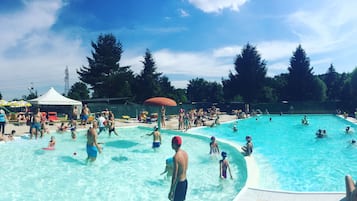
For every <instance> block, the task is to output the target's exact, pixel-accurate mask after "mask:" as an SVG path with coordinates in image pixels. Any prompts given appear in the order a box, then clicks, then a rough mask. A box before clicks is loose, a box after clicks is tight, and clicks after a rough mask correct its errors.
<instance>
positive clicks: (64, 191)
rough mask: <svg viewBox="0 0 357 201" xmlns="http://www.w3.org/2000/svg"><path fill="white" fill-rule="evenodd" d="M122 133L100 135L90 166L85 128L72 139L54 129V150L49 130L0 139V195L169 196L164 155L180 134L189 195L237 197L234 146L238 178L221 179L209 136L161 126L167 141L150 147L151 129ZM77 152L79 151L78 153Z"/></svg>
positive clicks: (133, 200) (142, 199) (240, 166)
mask: <svg viewBox="0 0 357 201" xmlns="http://www.w3.org/2000/svg"><path fill="white" fill-rule="evenodd" d="M117 131H118V133H119V135H120V136H119V137H117V136H112V137H111V138H109V137H108V135H107V134H101V135H100V136H99V142H104V143H105V144H104V145H103V147H104V150H103V153H102V154H101V155H99V157H98V158H97V161H95V162H94V163H93V164H91V165H86V164H85V158H86V157H87V154H86V151H85V144H86V137H85V136H84V132H80V133H79V134H78V139H77V140H76V141H73V140H72V139H71V137H70V133H65V134H56V133H53V134H51V135H54V136H55V137H56V139H57V143H56V150H54V151H44V150H42V149H41V148H42V147H46V146H47V144H48V141H49V138H50V135H46V137H45V138H44V139H42V140H27V139H22V140H21V139H19V140H16V141H13V142H9V143H5V144H0V152H1V154H0V161H1V165H0V172H1V177H0V183H1V185H2V186H1V188H0V200H26V201H32V200H45V201H48V200H90V201H92V200H114V201H115V200H120V201H122V200H125V201H152V200H158V201H161V200H162V201H163V200H165V201H166V200H167V194H168V192H169V188H170V180H168V179H165V177H164V176H163V175H160V173H161V172H163V170H164V168H165V159H166V158H168V157H171V156H173V155H174V150H172V149H171V137H172V136H173V135H177V134H180V135H181V136H182V138H183V146H182V148H183V149H185V150H186V151H187V152H188V154H189V169H188V173H187V177H188V185H189V187H188V193H187V200H197V201H201V200H208V201H210V200H212V201H213V200H214V201H216V200H233V199H234V197H235V196H236V195H237V194H238V192H239V191H240V189H241V188H242V187H243V186H244V184H245V181H246V177H247V173H246V165H245V161H244V158H243V157H242V156H241V155H240V154H239V153H238V152H237V150H236V149H234V148H232V147H231V146H228V145H225V144H222V145H221V148H222V149H223V150H225V151H226V152H228V153H229V156H228V159H229V160H230V161H231V168H232V173H233V177H234V180H226V181H221V180H220V179H219V177H218V174H219V165H218V160H219V158H211V157H209V155H208V152H209V145H208V144H209V139H208V138H205V137H195V136H191V135H187V134H184V133H177V132H173V131H162V136H163V145H162V146H161V147H160V149H159V150H158V151H156V152H155V151H153V149H152V148H151V143H152V137H151V136H145V134H147V133H149V132H151V131H152V130H151V129H148V128H141V127H130V128H119V129H117ZM74 153H76V155H74Z"/></svg>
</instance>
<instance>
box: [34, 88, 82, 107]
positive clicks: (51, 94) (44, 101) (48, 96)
mask: <svg viewBox="0 0 357 201" xmlns="http://www.w3.org/2000/svg"><path fill="white" fill-rule="evenodd" d="M28 102H29V103H31V104H33V105H68V106H69V105H73V106H79V107H81V106H82V102H81V101H77V100H73V99H70V98H67V97H64V96H62V95H61V94H60V93H58V92H57V91H56V90H55V89H54V88H53V87H51V89H50V90H48V91H47V92H46V93H45V94H43V95H42V96H40V97H37V98H35V99H31V100H28Z"/></svg>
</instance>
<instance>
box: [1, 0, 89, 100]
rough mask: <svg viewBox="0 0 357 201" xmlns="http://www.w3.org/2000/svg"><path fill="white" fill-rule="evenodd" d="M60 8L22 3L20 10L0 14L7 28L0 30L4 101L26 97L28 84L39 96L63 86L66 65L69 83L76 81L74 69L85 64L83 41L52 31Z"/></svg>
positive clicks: (53, 3)
mask: <svg viewBox="0 0 357 201" xmlns="http://www.w3.org/2000/svg"><path fill="white" fill-rule="evenodd" d="M63 6H65V5H64V3H63V2H62V1H60V0H57V1H25V4H24V8H23V9H22V10H20V11H17V12H15V13H12V14H1V15H0V25H1V26H2V27H6V29H1V30H0V34H1V36H2V40H0V63H1V66H2V69H5V70H2V73H1V74H2V84H1V86H0V91H1V92H2V95H3V97H4V98H5V99H12V98H21V96H22V95H25V94H28V91H27V87H28V86H29V85H30V83H31V82H32V83H34V87H35V88H37V89H38V92H39V93H42V92H43V91H47V90H48V88H49V87H51V86H57V85H60V86H61V85H62V86H64V70H65V68H66V66H68V68H69V71H70V84H73V82H75V81H76V80H77V77H78V76H77V74H76V71H75V70H76V68H79V67H81V66H82V65H83V64H84V62H85V61H84V60H85V54H87V53H86V51H85V50H84V49H83V48H82V47H81V43H82V41H81V40H72V39H68V38H66V37H65V36H62V35H58V34H54V33H53V32H52V31H51V27H52V26H53V25H54V23H55V22H56V19H57V12H58V11H59V10H60V9H61V8H62V7H63ZM40 87H43V88H44V89H40Z"/></svg>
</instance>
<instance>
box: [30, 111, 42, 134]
mask: <svg viewBox="0 0 357 201" xmlns="http://www.w3.org/2000/svg"><path fill="white" fill-rule="evenodd" d="M41 118H42V113H41V112H40V108H38V109H37V113H36V114H34V115H33V117H32V124H31V133H30V139H32V136H33V135H35V138H36V139H37V136H38V134H39V133H40V132H41ZM41 137H42V135H41Z"/></svg>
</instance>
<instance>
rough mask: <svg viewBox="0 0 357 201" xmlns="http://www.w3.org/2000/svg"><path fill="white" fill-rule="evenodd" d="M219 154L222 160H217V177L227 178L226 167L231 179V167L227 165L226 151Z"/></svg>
mask: <svg viewBox="0 0 357 201" xmlns="http://www.w3.org/2000/svg"><path fill="white" fill-rule="evenodd" d="M221 155H222V160H220V161H219V177H220V178H221V179H227V169H228V172H229V175H230V176H231V179H233V177H232V173H231V168H230V167H229V161H228V160H227V159H226V158H227V153H226V152H224V151H222V154H221Z"/></svg>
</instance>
